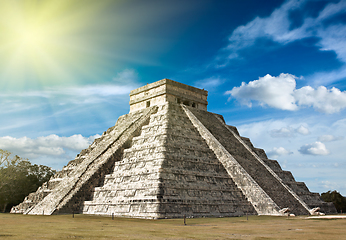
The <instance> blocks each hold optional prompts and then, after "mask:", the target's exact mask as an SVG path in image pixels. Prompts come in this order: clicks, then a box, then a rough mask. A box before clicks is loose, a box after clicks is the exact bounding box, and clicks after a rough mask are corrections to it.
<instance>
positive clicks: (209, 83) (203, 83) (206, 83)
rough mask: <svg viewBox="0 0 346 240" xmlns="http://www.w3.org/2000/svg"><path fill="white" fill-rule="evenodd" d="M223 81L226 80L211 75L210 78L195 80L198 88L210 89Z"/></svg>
mask: <svg viewBox="0 0 346 240" xmlns="http://www.w3.org/2000/svg"><path fill="white" fill-rule="evenodd" d="M223 82H224V80H222V79H220V78H218V77H210V78H206V79H202V80H199V81H197V82H195V85H196V87H198V88H203V89H208V90H210V89H212V88H215V87H218V86H220V85H221V84H222V83H223Z"/></svg>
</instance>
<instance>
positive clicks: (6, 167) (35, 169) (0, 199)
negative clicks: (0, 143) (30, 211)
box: [0, 149, 56, 212]
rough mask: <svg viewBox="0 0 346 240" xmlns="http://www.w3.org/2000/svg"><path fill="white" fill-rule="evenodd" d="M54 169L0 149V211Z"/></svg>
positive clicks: (20, 198)
mask: <svg viewBox="0 0 346 240" xmlns="http://www.w3.org/2000/svg"><path fill="white" fill-rule="evenodd" d="M55 172H56V171H55V170H52V169H51V168H50V167H47V166H43V165H36V164H34V165H32V164H31V163H30V162H29V160H28V159H23V158H21V157H19V156H17V155H15V156H14V157H11V153H10V152H8V151H5V150H2V149H0V211H3V212H5V211H8V210H10V209H11V207H12V206H14V205H17V204H19V203H20V202H22V201H23V200H24V198H25V197H26V196H27V195H28V194H29V193H31V192H34V191H36V189H37V188H38V187H39V186H41V185H42V184H43V183H44V182H47V181H48V180H49V179H50V177H51V176H53V175H54V174H55Z"/></svg>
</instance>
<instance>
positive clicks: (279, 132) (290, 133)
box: [269, 125, 310, 138]
mask: <svg viewBox="0 0 346 240" xmlns="http://www.w3.org/2000/svg"><path fill="white" fill-rule="evenodd" d="M296 133H299V134H302V135H308V134H310V131H309V129H308V128H306V127H304V126H303V125H300V126H299V127H298V128H293V127H291V126H289V127H282V128H280V129H272V130H270V132H269V134H270V136H272V137H274V138H291V137H295V136H296Z"/></svg>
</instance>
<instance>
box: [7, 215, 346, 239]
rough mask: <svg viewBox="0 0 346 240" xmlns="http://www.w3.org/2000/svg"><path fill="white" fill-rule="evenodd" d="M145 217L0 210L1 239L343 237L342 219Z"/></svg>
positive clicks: (345, 221)
mask: <svg viewBox="0 0 346 240" xmlns="http://www.w3.org/2000/svg"><path fill="white" fill-rule="evenodd" d="M186 222H187V225H186V226H184V224H183V219H162V220H144V219H130V218H115V219H114V220H112V218H111V217H100V216H87V215H75V217H74V218H72V215H53V216H28V215H20V214H0V239H346V219H335V220H332V221H331V220H321V219H305V217H290V218H289V219H287V218H286V217H269V216H249V220H248V221H247V220H246V217H234V218H195V219H187V220H186Z"/></svg>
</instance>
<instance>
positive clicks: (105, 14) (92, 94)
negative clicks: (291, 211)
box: [0, 0, 346, 195]
mask: <svg viewBox="0 0 346 240" xmlns="http://www.w3.org/2000/svg"><path fill="white" fill-rule="evenodd" d="M1 5H2V6H1ZM0 9H1V10H0V31H1V32H2V36H3V37H2V38H0V43H1V44H0V54H1V58H0V101H1V103H2V104H1V105H0V148H1V149H5V150H9V151H11V152H13V153H14V154H18V155H19V156H21V157H26V158H29V160H31V161H32V162H33V163H39V164H44V165H48V166H51V167H53V168H55V169H61V168H62V166H64V165H66V164H67V162H68V161H69V160H72V159H74V157H75V156H76V154H77V153H79V152H80V151H81V150H82V149H84V148H87V147H88V145H89V144H90V143H91V142H92V141H93V139H94V138H95V137H98V136H99V135H101V134H102V133H103V132H104V131H105V130H107V129H108V128H109V127H111V126H113V125H114V124H115V122H116V120H117V119H118V117H119V116H121V115H123V114H126V113H128V112H129V104H128V102H129V96H128V94H129V92H130V90H132V89H135V88H137V87H140V86H142V85H145V84H146V83H152V82H155V81H158V80H160V79H163V78H169V79H172V80H175V81H179V82H182V83H185V84H189V85H192V86H195V87H199V88H204V89H206V90H208V91H209V97H208V100H209V106H208V110H209V111H211V112H215V113H219V114H222V115H223V116H224V118H225V120H226V122H227V123H228V124H229V125H234V126H236V127H237V128H238V130H239V132H240V134H241V135H242V136H246V137H249V138H250V139H251V141H252V142H253V144H254V145H255V146H256V147H259V148H263V149H265V151H266V152H267V154H268V156H269V157H270V158H271V159H276V160H278V161H279V163H280V165H281V166H282V168H283V169H285V170H289V171H291V172H292V173H293V175H294V177H295V178H296V180H297V181H304V182H305V183H306V184H307V186H308V187H309V189H310V190H311V191H314V192H319V193H321V192H325V191H328V190H334V189H336V190H337V191H339V192H341V193H342V194H343V195H346V174H344V172H345V169H346V158H345V156H346V149H345V146H346V136H345V135H346V110H345V109H346V91H345V90H346V81H345V80H346V47H345V46H346V1H345V0H341V1H339V0H336V1H324V0H310V1H309V0H306V1H298V0H291V1H279V0H275V1H265V4H263V2H260V1H255V0H254V1H246V0H245V1H211V0H210V1H208V0H198V1H197V0H190V1H179V0H177V1H164V0H163V1H149V0H148V1H139V0H138V1H106V0H105V1H100V2H97V1H89V0H88V1H83V4H82V3H81V1H24V0H23V1H7V0H4V1H2V2H1V3H0Z"/></svg>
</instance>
